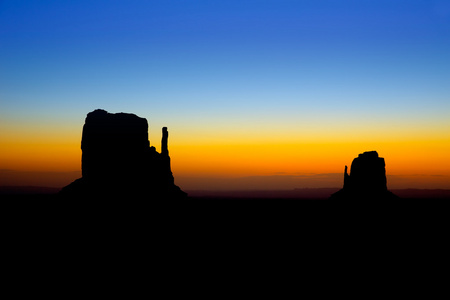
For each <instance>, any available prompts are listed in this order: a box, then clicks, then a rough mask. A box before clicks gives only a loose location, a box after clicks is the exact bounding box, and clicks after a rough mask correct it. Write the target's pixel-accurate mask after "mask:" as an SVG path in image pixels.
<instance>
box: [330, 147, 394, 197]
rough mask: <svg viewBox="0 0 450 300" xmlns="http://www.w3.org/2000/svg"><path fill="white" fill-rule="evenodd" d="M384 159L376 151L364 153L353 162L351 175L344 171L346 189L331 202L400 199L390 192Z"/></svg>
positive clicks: (336, 194) (339, 192)
mask: <svg viewBox="0 0 450 300" xmlns="http://www.w3.org/2000/svg"><path fill="white" fill-rule="evenodd" d="M385 166H386V164H385V162H384V158H382V157H378V153H377V152H376V151H369V152H364V153H361V154H359V155H358V157H357V158H355V159H354V160H353V162H352V166H351V169H350V175H349V174H348V173H347V166H345V171H344V187H343V188H342V189H341V190H339V191H338V192H336V193H334V194H333V195H331V197H330V200H365V199H369V200H389V199H398V197H397V196H396V195H394V194H393V193H391V192H390V191H388V189H387V180H386V168H385Z"/></svg>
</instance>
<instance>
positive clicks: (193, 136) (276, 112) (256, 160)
mask: <svg viewBox="0 0 450 300" xmlns="http://www.w3.org/2000/svg"><path fill="white" fill-rule="evenodd" d="M97 108H102V109H105V110H107V111H109V112H112V113H116V112H128V113H135V114H136V115H138V116H140V117H144V118H146V119H147V120H148V122H149V126H150V128H149V138H150V143H151V144H152V145H154V146H156V147H157V149H158V150H159V148H160V140H161V127H163V126H167V127H168V128H169V132H170V137H169V151H170V155H171V159H172V171H173V173H174V176H175V182H176V183H177V184H178V185H179V186H180V187H181V188H183V189H245V188H252V189H265V188H271V189H272V188H274V189H277V188H295V187H324V186H327V187H339V186H341V185H342V180H343V176H342V173H343V171H344V166H345V165H350V164H351V162H352V160H353V158H355V157H357V156H358V154H359V153H362V152H364V151H371V150H376V151H378V153H379V155H380V156H381V157H384V158H385V160H386V171H387V174H388V175H389V177H388V187H389V188H407V187H413V188H414V187H420V188H449V189H450V1H448V0H434V1H433V0H428V1H427V0H352V1H350V0H290V1H285V0H251V1H249V0H237V1H236V0H226V1H219V0H208V1H206V0H195V1H188V0H184V1H181V0H150V1H144V0H66V1H55V0H52V1H50V0H39V1H37V0H1V1H0V185H45V186H57V187H61V186H63V185H66V184H68V183H70V182H71V181H73V180H74V179H76V178H78V177H80V170H81V149H80V142H81V132H82V126H83V124H84V119H85V117H86V114H87V113H88V112H90V111H92V110H94V109H97Z"/></svg>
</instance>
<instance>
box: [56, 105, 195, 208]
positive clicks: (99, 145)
mask: <svg viewBox="0 0 450 300" xmlns="http://www.w3.org/2000/svg"><path fill="white" fill-rule="evenodd" d="M168 136H169V133H168V131H167V128H166V127H163V129H162V140H161V153H158V152H157V151H156V149H155V147H153V146H152V147H150V142H149V139H148V123H147V120H146V119H145V118H141V117H138V116H136V115H135V114H129V113H116V114H112V113H108V112H107V111H105V110H102V109H97V110H94V111H92V112H90V113H88V114H87V117H86V120H85V124H84V126H83V134H82V140H81V150H82V157H81V171H82V178H79V179H77V180H75V181H74V182H72V183H71V184H69V185H68V186H66V187H64V188H63V189H62V190H61V191H60V193H59V194H60V195H63V196H76V197H97V198H103V197H114V198H117V197H128V196H136V197H139V198H148V199H149V198H152V199H160V198H170V199H173V198H186V197H187V194H186V193H185V192H183V191H182V190H181V189H180V188H179V187H178V186H176V185H175V183H174V177H173V174H172V171H171V167H170V156H169V151H168V146H167V142H168Z"/></svg>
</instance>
